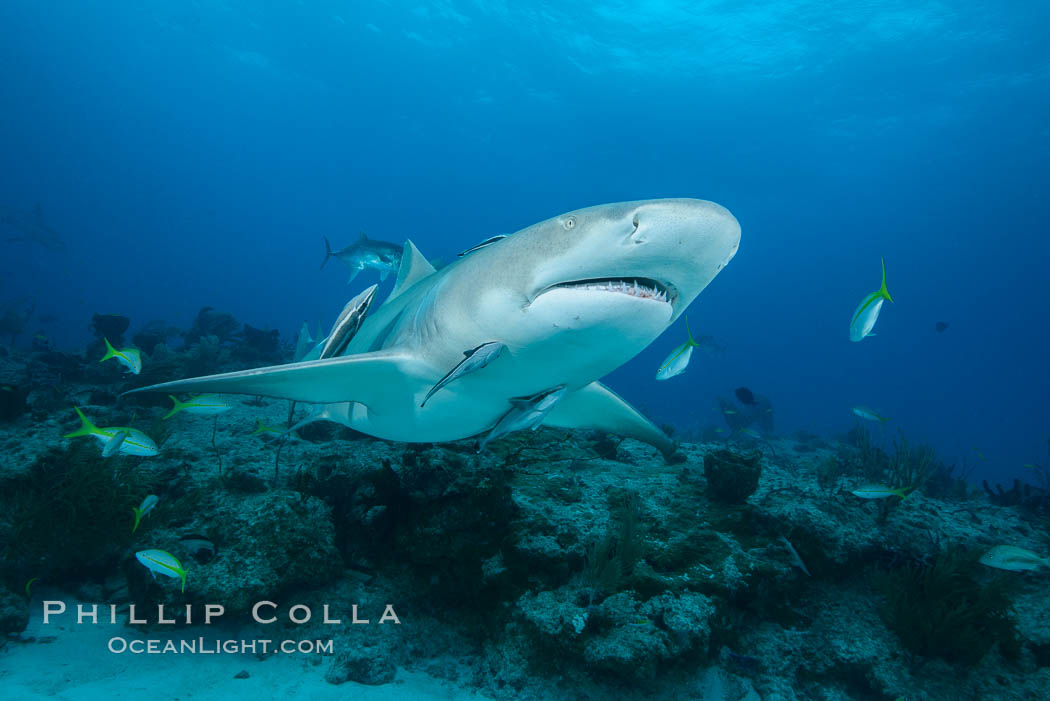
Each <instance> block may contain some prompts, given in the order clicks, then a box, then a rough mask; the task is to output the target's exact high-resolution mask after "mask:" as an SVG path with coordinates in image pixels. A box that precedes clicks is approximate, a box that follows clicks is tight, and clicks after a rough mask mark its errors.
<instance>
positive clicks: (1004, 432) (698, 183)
mask: <svg viewBox="0 0 1050 701" xmlns="http://www.w3.org/2000/svg"><path fill="white" fill-rule="evenodd" d="M1048 33H1050V9H1048V6H1047V5H1046V4H1045V3H1035V2H1027V3H1006V4H1002V3H977V2H902V1H892V2H872V3H863V4H858V3H851V2H808V1H797V2H778V3H767V4H764V5H761V6H750V5H746V4H743V3H715V2H710V3H674V2H603V3H584V2H549V3H502V2H427V3H419V4H402V3H396V2H394V3H383V2H374V3H357V2H302V3H291V2H288V3H263V2H248V1H244V2H237V1H232V2H222V3H218V2H215V3H213V2H158V1H154V2H137V3H110V2H101V1H99V2H89V1H85V2H76V3H69V2H50V1H46V0H34V1H33V2H28V1H18V0H13V1H10V2H5V3H2V4H0V34H2V41H0V67H2V70H0V74H2V75H3V85H4V101H3V105H4V107H3V109H2V110H0V144H2V147H0V148H2V153H3V163H4V165H5V167H4V168H2V169H0V205H3V206H8V207H21V208H24V209H29V208H31V207H32V206H33V205H34V204H35V203H37V202H39V203H40V204H41V206H42V209H43V211H44V213H45V214H46V217H47V220H48V222H49V223H50V224H51V225H52V226H53V227H54V228H55V229H56V230H58V231H60V232H62V235H63V237H64V239H65V241H66V244H67V246H66V249H65V250H64V251H57V252H54V251H50V250H47V249H45V248H44V247H42V246H39V245H36V244H32V243H24V242H7V241H4V242H0V251H2V256H0V260H2V262H0V302H2V303H3V304H16V305H22V304H28V303H35V304H36V309H37V313H38V314H45V313H46V314H49V315H53V316H54V317H56V320H55V321H52V322H48V323H47V325H46V327H45V331H46V333H47V334H48V335H49V336H51V337H52V338H53V339H54V341H55V342H56V343H57V344H58V346H59V347H63V348H71V349H72V348H82V347H83V346H84V345H85V344H86V342H87V341H88V340H89V339H90V332H89V331H88V328H87V325H88V321H89V319H90V317H91V314H92V313H95V312H113V313H120V314H125V315H127V316H129V317H131V319H132V320H133V323H134V324H137V325H141V324H144V323H145V322H147V321H149V320H152V319H165V320H169V321H171V322H172V323H175V324H176V325H178V326H182V327H186V326H188V325H189V324H190V322H191V321H192V319H193V317H194V316H195V314H196V313H197V310H198V309H199V308H201V307H202V306H214V307H216V308H218V309H221V310H225V311H229V312H231V313H233V314H234V315H235V316H236V317H237V318H238V319H241V320H243V321H245V322H247V323H250V324H252V325H254V326H258V327H267V328H276V329H279V330H280V331H281V333H282V335H283V336H284V337H285V338H286V339H290V338H294V335H295V333H296V331H297V330H298V327H299V325H300V324H301V323H302V321H303V320H311V322H312V323H316V321H317V320H318V319H320V320H321V321H322V322H323V323H324V324H325V325H326V326H327V325H328V324H329V323H330V322H331V320H332V318H333V317H334V316H335V314H336V313H337V312H338V310H339V309H340V308H341V307H342V305H343V304H344V303H345V301H346V299H347V298H348V297H349V295H350V294H351V293H352V292H356V291H357V290H358V289H359V288H360V287H362V286H363V285H364V284H370V283H371V282H372V281H374V280H373V278H374V274H373V273H365V274H363V275H362V276H361V278H359V279H358V280H357V281H355V283H356V286H354V287H351V288H348V287H347V285H346V284H345V277H346V274H345V269H344V268H342V267H341V266H340V265H338V264H332V263H329V265H328V266H326V267H325V269H324V270H320V271H319V270H318V266H319V264H320V262H321V259H322V256H323V251H324V249H323V244H322V236H327V237H328V238H329V239H331V240H332V242H333V244H336V245H345V244H347V243H350V242H351V241H352V240H354V239H356V237H357V236H358V232H361V231H364V232H367V233H368V234H369V235H370V236H373V237H376V238H381V239H386V240H391V241H397V242H400V241H402V240H403V239H405V238H411V239H412V240H413V241H414V242H415V243H416V244H417V246H418V247H419V248H420V249H421V250H422V251H423V252H424V253H425V254H426V255H427V256H428V257H431V258H438V257H445V258H449V257H451V256H454V255H455V253H456V252H457V251H460V250H462V249H463V248H466V247H468V246H470V245H472V244H474V243H476V242H477V241H480V240H482V239H484V238H486V237H488V236H491V235H493V234H496V233H501V232H511V231H515V230H517V229H520V228H522V227H524V226H527V225H529V224H531V223H534V222H536V221H539V220H542V219H545V218H547V217H550V216H553V215H555V214H558V213H560V212H564V211H568V210H572V209H576V208H579V207H583V206H587V205H591V204H599V203H604V202H614V201H620V200H633V199H642V198H654V197H679V196H688V197H699V198H704V199H710V200H714V201H716V202H719V203H720V204H722V205H724V206H726V207H728V208H729V209H730V210H731V211H732V212H733V213H734V214H735V215H736V217H737V218H738V219H739V221H740V222H741V225H742V228H743V237H742V243H741V248H740V253H739V254H738V255H737V257H736V258H735V259H734V261H733V262H732V264H731V265H730V266H729V267H728V268H727V269H726V270H725V271H724V272H723V273H722V274H721V275H719V277H718V278H717V279H716V280H715V281H714V283H713V284H712V285H711V286H710V288H709V289H708V290H706V291H705V292H704V293H703V294H702V295H701V297H700V298H699V299H698V300H697V302H696V303H694V305H693V308H692V309H691V310H690V319H691V322H692V326H693V331H694V333H697V334H700V333H703V334H710V335H713V336H714V337H715V338H716V339H717V340H718V342H719V343H720V344H723V345H724V346H725V351H724V352H723V353H722V354H720V355H715V356H708V355H702V354H697V356H696V357H695V358H694V360H693V362H692V364H691V366H690V368H689V370H688V372H687V373H685V374H684V375H682V376H680V377H677V378H674V379H673V380H672V381H669V382H661V383H657V382H655V381H654V379H653V375H654V373H655V370H656V368H657V366H658V365H659V363H660V361H661V360H662V359H663V358H664V356H665V355H666V354H667V352H668V351H669V350H670V349H671V348H672V347H673V346H675V345H677V344H678V343H680V342H681V341H682V340H684V326H683V325H682V324H679V325H678V326H676V327H675V328H673V329H671V330H670V331H669V332H668V333H667V334H666V335H665V336H664V337H662V338H661V339H659V340H658V341H657V342H656V343H655V344H654V345H653V346H652V347H650V348H649V349H648V350H647V351H646V352H644V353H643V354H641V355H640V356H639V357H638V358H636V359H635V360H633V361H632V362H630V363H629V364H627V365H626V366H624V367H623V368H621V369H620V370H618V371H616V372H615V373H614V374H613V375H612V376H611V377H610V378H608V383H609V384H610V385H611V386H612V387H614V388H615V389H616V390H617V391H619V392H620V393H622V394H623V395H624V396H625V397H626V398H627V399H629V400H630V401H631V402H633V403H634V404H636V405H637V406H639V407H640V408H641V409H642V410H643V411H644V412H646V413H647V414H648V415H650V416H651V417H653V418H654V419H655V420H657V421H659V422H665V423H670V424H673V425H675V426H676V428H677V429H678V431H679V432H683V433H689V432H697V431H699V430H700V429H701V428H703V427H704V426H706V425H709V424H715V423H718V422H719V420H720V418H719V416H718V412H717V409H716V406H717V404H716V399H717V397H718V396H728V395H729V394H730V393H731V392H732V390H733V388H735V387H737V386H740V385H746V386H748V387H751V388H752V389H754V390H755V391H756V392H761V393H762V394H764V395H766V396H768V397H770V399H771V400H772V401H773V403H774V406H775V408H776V419H777V427H776V428H777V432H778V433H787V432H790V431H793V430H797V429H805V430H810V431H814V432H817V433H834V432H840V431H845V430H848V429H849V428H850V427H852V426H853V424H854V418H853V417H852V415H851V414H850V412H849V408H850V407H851V406H854V405H857V404H864V405H869V406H872V407H875V408H877V409H878V410H879V411H881V412H882V413H884V414H885V415H888V416H891V417H892V418H893V423H892V424H891V426H892V427H900V429H901V430H902V431H904V433H905V434H906V435H907V436H908V437H909V438H911V439H913V440H925V441H928V442H930V443H931V444H932V445H934V446H935V448H936V449H937V451H938V453H939V454H940V455H941V456H942V458H944V459H945V460H947V461H948V462H958V463H960V464H962V463H963V462H964V461H966V462H967V463H968V464H969V465H972V466H975V467H976V470H975V472H974V476H975V477H977V478H980V477H982V476H990V477H993V478H995V479H1006V478H1008V477H1010V476H1013V475H1015V474H1021V473H1022V468H1021V465H1022V464H1023V463H1029V462H1039V461H1045V458H1046V450H1047V438H1048V433H1050V408H1048V404H1047V396H1048V395H1050V373H1048V372H1047V366H1046V357H1047V353H1046V346H1047V322H1048V314H1047V310H1046V283H1045V280H1046V261H1047V255H1048V253H1050V250H1048V249H1050V245H1048V243H1047V240H1046V235H1045V234H1046V222H1047V221H1048V220H1050V217H1048V214H1050V204H1048V202H1050V200H1048V198H1047V192H1048V191H1050V170H1048V168H1047V163H1048V157H1050V126H1048V124H1050V121H1048V119H1050V90H1048V89H1047V87H1048V81H1050V56H1048V53H1047V48H1046V47H1047V39H1048ZM5 238H6V236H5ZM881 257H885V260H886V267H887V275H888V286H889V290H890V292H891V294H892V295H893V297H894V300H895V303H894V304H889V303H887V304H886V306H885V308H884V310H883V313H882V317H881V319H880V320H879V323H878V326H877V329H876V331H877V335H876V336H875V337H874V338H869V339H865V340H864V341H863V342H861V343H859V344H854V343H850V342H849V341H848V339H847V326H848V323H849V319H850V315H851V314H852V312H853V310H854V308H855V306H856V304H857V302H858V301H859V300H860V299H861V298H862V297H863V296H864V295H865V294H867V293H868V292H871V291H872V290H874V289H876V287H877V286H878V282H879V259H880V258H881ZM386 284H387V285H389V284H390V283H389V282H387V283H386ZM938 321H945V322H948V323H949V327H948V329H947V330H946V331H945V332H943V333H938V332H937V331H936V330H935V324H936V323H937V322H938ZM21 343H23V344H26V343H28V338H27V337H23V338H22V339H21ZM982 456H983V457H982Z"/></svg>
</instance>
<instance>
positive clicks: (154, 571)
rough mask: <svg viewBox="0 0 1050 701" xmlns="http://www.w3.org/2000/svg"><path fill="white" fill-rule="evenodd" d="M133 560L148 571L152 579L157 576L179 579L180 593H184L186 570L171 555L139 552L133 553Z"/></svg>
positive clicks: (160, 552) (161, 552)
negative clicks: (180, 582) (180, 581)
mask: <svg viewBox="0 0 1050 701" xmlns="http://www.w3.org/2000/svg"><path fill="white" fill-rule="evenodd" d="M135 559H136V560H138V561H139V562H141V563H142V565H143V567H145V568H146V569H147V570H149V572H150V574H151V575H152V576H153V578H154V579H156V578H157V575H158V574H162V575H164V576H165V577H171V578H172V579H181V580H182V592H183V593H185V592H186V569H185V568H184V567H183V566H182V563H181V562H179V560H178V558H176V557H175V556H174V555H172V554H171V553H169V552H166V551H164V550H140V551H138V552H137V553H135Z"/></svg>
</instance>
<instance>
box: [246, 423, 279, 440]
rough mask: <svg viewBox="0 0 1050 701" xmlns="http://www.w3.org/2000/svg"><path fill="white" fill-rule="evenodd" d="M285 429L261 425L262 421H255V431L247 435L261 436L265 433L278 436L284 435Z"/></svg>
mask: <svg viewBox="0 0 1050 701" xmlns="http://www.w3.org/2000/svg"><path fill="white" fill-rule="evenodd" d="M284 431H285V429H283V428H280V427H278V426H270V425H269V424H265V423H263V420H262V419H256V420H255V430H254V431H252V432H251V433H249V434H248V435H249V436H261V435H263V434H265V433H276V434H278V435H280V434H282V433H284Z"/></svg>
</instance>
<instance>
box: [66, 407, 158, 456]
mask: <svg viewBox="0 0 1050 701" xmlns="http://www.w3.org/2000/svg"><path fill="white" fill-rule="evenodd" d="M73 408H74V409H76V412H77V416H79V417H80V428H78V429H77V430H76V431H73V432H72V433H67V434H66V435H64V436H62V437H63V438H78V437H80V436H91V437H92V438H94V439H95V440H97V441H98V442H99V443H101V444H102V445H103V446H105V445H106V444H108V443H109V442H110V441H111V440H113V437H114V436H116V435H117V434H118V433H121V432H123V433H126V434H127V435H126V436H125V437H124V440H122V441H121V442H120V445H119V446H118V447H117V449H116V450H117V451H118V452H119V453H120V454H121V455H138V456H142V457H149V456H151V455H156V454H157V453H159V452H160V450H159V449H158V448H157V444H156V443H154V442H153V439H152V438H150V437H149V436H147V435H146V434H145V433H143V432H142V431H140V430H138V429H137V428H128V427H126V426H107V427H106V428H99V427H98V426H96V425H95V424H93V423H91V420H90V419H88V417H86V416H84V412H82V411H81V410H80V407H73Z"/></svg>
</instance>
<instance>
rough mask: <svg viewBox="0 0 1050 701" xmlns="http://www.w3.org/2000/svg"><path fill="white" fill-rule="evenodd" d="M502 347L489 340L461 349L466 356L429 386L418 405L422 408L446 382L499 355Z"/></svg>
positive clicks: (489, 361)
mask: <svg viewBox="0 0 1050 701" xmlns="http://www.w3.org/2000/svg"><path fill="white" fill-rule="evenodd" d="M504 348H506V346H505V345H503V344H502V343H500V342H499V341H489V342H488V343H482V344H481V345H480V346H478V347H477V348H472V349H471V350H468V351H463V355H465V356H467V357H465V358H464V359H463V360H461V361H459V365H457V366H456V367H454V368H452V369H451V370H449V371H448V374H447V375H445V376H444V377H442V378H441V379H440V380H438V383H437V384H436V385H434V386H433V387H431V388H430V391H429V392H427V396H425V397H424V398H423V401H422V402H420V403H419V407H420V408H421V409H422V408H423V405H424V404H426V403H427V400H428V399H430V398H431V397H432V396H434V392H437V391H438V390H439V389H441V388H442V387H444V386H445V385H447V384H448V383H450V382H452V381H454V380H458V379H459V378H461V377H463V376H464V375H469V374H470V373H472V372H477V371H478V370H480V369H481V368H483V367H485V366H486V365H488V364H489V363H491V362H492V361H493V360H495V359H496V358H498V357H499V354H500V353H502V352H503V349H504Z"/></svg>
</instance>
